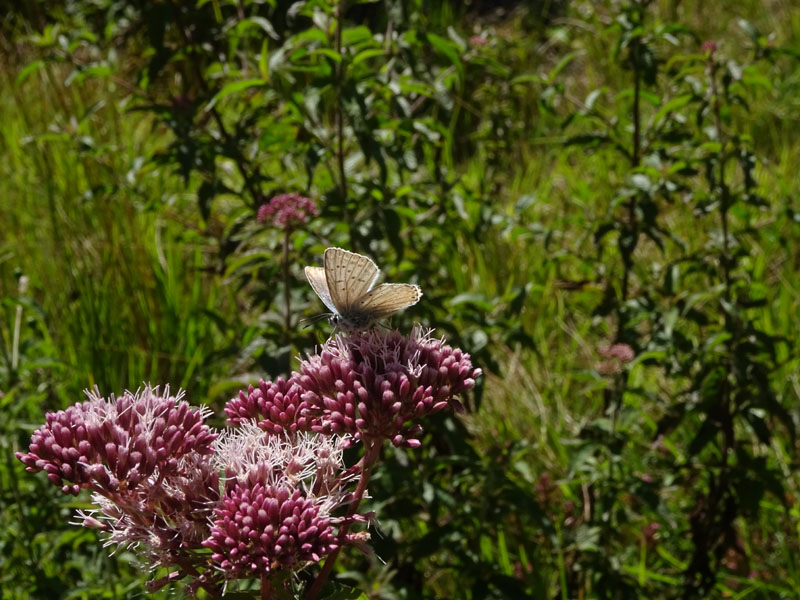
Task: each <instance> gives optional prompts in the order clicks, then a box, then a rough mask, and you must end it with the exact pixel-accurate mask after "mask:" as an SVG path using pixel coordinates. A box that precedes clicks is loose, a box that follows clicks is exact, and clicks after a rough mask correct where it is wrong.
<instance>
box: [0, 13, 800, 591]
mask: <svg viewBox="0 0 800 600" xmlns="http://www.w3.org/2000/svg"><path fill="white" fill-rule="evenodd" d="M0 43H2V53H1V56H2V58H1V59H0V70H1V71H2V73H1V74H0V77H1V78H2V86H3V93H2V94H1V95H0V147H2V159H3V160H2V161H0V350H2V352H1V353H0V407H1V408H2V414H3V418H2V420H1V421H0V422H1V423H2V426H1V427H0V446H2V457H3V459H2V460H1V461H0V589H2V594H3V598H9V599H11V598H127V597H139V596H141V595H143V589H144V585H143V582H144V580H145V578H146V574H143V573H141V572H140V571H139V570H137V566H136V564H135V563H134V562H133V557H132V555H130V554H129V553H127V552H120V553H117V554H116V555H115V556H114V557H111V558H109V557H108V556H107V549H104V548H103V547H102V546H101V545H100V544H99V543H98V541H97V539H96V536H95V534H94V533H93V532H90V531H83V530H80V529H78V528H76V527H72V526H69V525H68V524H67V522H68V520H69V518H70V514H71V513H72V511H73V510H74V509H75V508H76V507H80V506H82V505H83V503H84V502H85V499H80V498H79V499H77V500H76V499H73V498H66V497H62V496H61V495H60V493H59V492H58V490H56V489H55V488H54V487H53V486H51V485H49V483H48V482H47V481H46V479H45V478H44V477H39V476H37V477H33V476H30V475H28V474H26V473H25V472H24V470H23V467H22V465H21V464H20V463H19V462H18V461H16V460H15V459H14V458H13V451H15V450H19V449H23V448H25V447H26V446H27V443H28V440H29V436H30V434H31V432H32V430H33V429H34V428H35V427H37V426H38V424H39V423H41V422H43V415H44V412H46V411H48V410H57V409H60V408H64V407H66V406H68V405H69V404H72V403H74V402H77V401H79V400H81V398H82V390H83V389H85V388H87V387H90V386H94V385H97V386H98V387H99V389H100V390H101V392H102V393H105V394H110V393H112V392H120V391H122V390H123V389H125V388H129V389H135V388H137V387H138V386H139V385H140V384H141V382H143V381H150V382H153V383H154V384H157V383H170V384H172V385H173V386H182V387H183V388H185V389H186V390H187V394H188V397H189V399H190V400H191V401H192V402H193V403H195V404H201V403H204V404H208V405H210V406H211V407H212V408H214V409H215V410H216V411H217V413H218V414H220V415H221V407H222V406H223V404H224V402H225V401H226V400H227V399H228V398H229V397H231V396H232V395H234V394H235V393H236V391H237V390H238V389H239V388H240V387H242V386H244V385H246V384H247V383H250V382H255V381H257V380H258V378H260V377H267V376H270V377H274V376H277V375H280V374H282V373H286V372H287V371H288V370H289V368H290V364H291V361H292V357H293V356H296V355H297V354H298V353H299V352H302V351H304V350H309V349H311V348H312V347H313V345H314V344H315V343H318V342H319V341H321V340H323V339H324V338H325V336H326V335H327V333H328V329H329V328H328V326H327V325H325V324H319V325H315V326H314V327H312V328H309V329H303V328H302V326H301V325H300V324H299V322H298V321H299V319H301V318H304V317H308V316H311V315H314V314H316V313H317V312H319V311H320V309H321V308H320V306H321V305H320V304H319V302H318V301H317V300H316V298H315V297H314V296H313V293H312V291H311V289H310V287H309V286H308V285H307V283H306V282H305V281H304V278H303V275H302V267H303V265H306V264H319V263H320V260H321V254H322V251H323V250H324V248H325V247H327V246H330V245H339V246H343V247H346V248H348V249H351V250H354V251H358V252H363V253H366V254H369V255H370V256H372V257H373V258H375V259H376V261H377V262H378V264H379V265H380V266H382V268H383V269H384V272H385V276H386V278H387V279H388V280H390V281H398V282H400V281H411V282H417V283H419V284H420V285H421V286H422V288H423V290H424V292H425V296H424V298H423V301H422V302H421V303H420V304H419V305H417V306H415V307H414V308H413V309H412V310H409V311H407V313H405V314H403V315H402V316H401V317H399V318H396V319H395V320H394V323H393V324H394V325H395V326H398V327H400V328H408V327H409V326H410V324H411V323H412V322H415V321H419V322H422V323H423V324H425V325H428V326H431V327H436V329H437V331H438V333H439V334H443V335H446V336H447V337H448V340H449V341H450V342H451V343H454V344H458V345H460V346H461V347H463V348H464V349H465V350H466V351H468V352H470V353H472V355H473V358H474V359H475V361H476V362H477V363H478V365H479V366H481V367H482V368H483V369H484V371H485V373H486V375H485V377H484V378H483V379H482V381H481V382H480V386H479V388H480V389H478V390H477V391H476V393H475V394H474V396H473V398H472V402H471V403H470V406H469V410H468V412H467V414H466V415H463V416H457V417H447V418H441V419H439V420H438V421H435V422H432V423H428V424H427V426H426V432H427V433H426V437H425V439H424V440H423V446H422V448H419V449H417V450H414V451H402V450H393V451H391V452H390V454H389V455H388V456H386V460H385V461H384V466H383V468H382V469H381V470H380V471H379V472H378V473H376V475H375V478H374V480H373V481H374V485H372V484H371V490H370V491H371V494H372V496H373V498H374V501H373V508H374V509H375V510H377V511H378V515H379V518H380V522H379V528H378V530H377V531H375V532H373V547H374V550H375V552H374V554H373V555H370V556H357V555H350V556H349V557H347V558H348V560H349V562H348V561H342V562H341V563H340V564H339V567H340V573H339V576H338V581H339V582H340V583H342V584H346V585H348V586H352V587H355V588H357V589H359V590H361V591H363V592H364V593H366V595H367V596H368V597H370V598H385V599H394V598H434V597H442V598H475V599H478V598H561V599H567V598H678V597H680V598H694V597H710V598H744V597H750V598H797V597H800V553H798V546H799V545H800V539H799V538H798V536H799V532H800V505H799V504H798V495H799V494H800V490H799V489H798V484H800V478H799V477H798V475H799V473H800V472H799V471H798V468H797V467H798V465H797V456H796V448H797V442H796V431H795V430H796V427H797V424H798V413H797V408H798V390H800V381H798V337H797V327H796V322H797V320H798V317H800V305H799V302H800V280H799V279H798V277H797V271H798V266H800V265H799V264H798V263H800V243H798V241H797V239H798V233H800V230H799V229H798V228H799V227H800V204H798V200H797V195H798V191H799V189H800V180H799V179H798V174H797V164H798V160H800V142H798V140H797V135H796V128H797V127H798V126H800V69H798V58H800V11H798V10H797V6H796V5H795V4H794V3H793V2H791V1H790V0H762V1H756V0H741V1H738V2H726V1H724V0H714V1H709V0H706V1H700V0H604V1H601V2H594V1H592V2H590V1H581V0H572V1H569V2H568V1H567V0H561V1H558V0H553V1H545V0H528V1H526V2H477V1H476V2H472V3H461V2H452V3H448V2H442V3H431V2H424V3H423V2H422V0H403V1H400V2H394V1H389V0H386V1H385V2H380V1H378V2H356V1H355V0H351V1H348V0H342V1H340V2H334V1H333V0H308V1H303V2H286V1H284V0H264V1H260V2H259V1H250V0H210V1H205V0H200V1H198V2H196V3H182V2H175V1H170V0H168V1H162V2H146V1H138V0H94V1H92V2H78V1H72V0H62V1H59V2H41V1H37V2H29V3H25V4H23V5H21V7H20V8H18V9H16V10H14V11H10V12H9V13H7V14H5V15H4V20H3V22H2V29H1V30H0ZM284 192H300V193H302V194H304V195H306V196H309V197H311V198H313V199H314V200H316V201H317V203H318V205H319V207H320V210H321V215H320V217H318V218H317V219H316V220H314V221H313V222H312V223H310V224H309V225H308V227H306V228H304V229H302V230H298V231H295V232H293V233H292V235H291V236H290V238H288V245H287V246H284V239H283V234H282V232H280V231H278V230H276V229H274V228H271V227H270V226H268V225H265V224H262V223H259V222H257V220H256V213H257V210H258V207H259V206H260V205H261V204H263V203H264V202H266V201H267V200H269V198H271V197H272V196H273V195H275V194H279V193H284ZM284 266H287V267H288V271H284ZM287 300H288V302H287ZM221 422H222V419H221V418H220V423H221ZM169 593H170V592H169V591H165V592H160V593H159V594H155V596H158V597H165V598H166V597H167V596H168V595H169Z"/></svg>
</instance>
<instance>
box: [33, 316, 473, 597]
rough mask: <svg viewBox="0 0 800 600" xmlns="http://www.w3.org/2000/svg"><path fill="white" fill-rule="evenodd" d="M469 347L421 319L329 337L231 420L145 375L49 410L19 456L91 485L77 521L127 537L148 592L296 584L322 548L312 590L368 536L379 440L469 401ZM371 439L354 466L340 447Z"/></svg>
mask: <svg viewBox="0 0 800 600" xmlns="http://www.w3.org/2000/svg"><path fill="white" fill-rule="evenodd" d="M480 374H481V372H480V369H476V368H473V366H472V363H471V361H470V357H469V355H468V354H466V353H464V352H462V351H461V350H460V349H458V348H452V347H450V346H448V345H446V344H445V343H444V341H443V340H439V339H434V338H433V337H432V336H431V332H430V331H426V332H423V331H422V330H421V329H420V328H418V327H415V328H414V329H413V330H412V331H411V333H410V334H409V335H402V334H401V333H400V332H398V331H389V332H385V331H368V332H361V333H356V334H353V335H351V336H350V337H345V336H342V335H339V336H336V337H334V338H332V339H330V340H328V341H327V342H326V343H325V344H323V345H322V347H321V348H319V349H318V350H317V352H315V353H309V354H307V355H306V357H305V358H304V359H303V360H302V361H301V364H300V370H299V371H297V372H293V373H292V374H291V376H290V377H289V378H288V379H283V378H278V379H277V380H275V381H263V380H262V381H261V382H259V384H258V386H257V387H254V386H249V387H248V389H247V391H241V392H240V393H239V395H238V396H237V397H235V398H233V399H231V400H230V401H229V402H228V403H227V405H226V406H225V413H226V415H227V416H228V424H229V425H230V427H229V428H228V429H226V430H224V431H223V432H221V433H217V432H215V431H214V430H213V429H212V428H211V427H209V426H208V425H207V424H206V423H205V421H206V420H207V419H208V418H209V417H210V416H211V412H210V411H209V410H208V409H205V408H195V407H191V406H190V405H189V404H188V403H187V402H186V401H185V400H184V399H183V393H181V392H179V393H178V394H177V395H174V396H173V395H170V390H169V387H165V388H164V390H163V392H161V391H160V389H159V388H158V387H151V386H149V385H148V386H145V388H144V389H143V390H140V391H137V392H136V393H131V392H125V393H124V394H123V395H122V396H120V397H118V398H117V397H115V396H111V397H110V398H108V399H106V398H103V397H101V396H100V393H99V391H97V390H95V391H93V392H87V395H88V400H87V401H86V402H82V403H78V404H75V405H73V406H71V407H69V408H67V409H66V410H62V411H59V412H56V413H49V414H48V415H47V416H46V423H45V425H43V426H42V427H40V428H39V429H37V430H36V431H35V432H34V434H33V436H32V438H31V443H30V447H29V451H28V452H18V453H17V458H18V459H19V460H20V461H22V462H23V463H24V464H25V466H26V468H27V470H28V471H31V472H39V471H45V472H46V473H47V474H48V478H49V479H50V481H51V482H52V483H54V484H56V485H58V486H60V487H61V490H62V492H64V493H66V494H72V495H77V494H78V493H79V492H80V491H81V490H83V489H88V490H90V491H91V492H92V502H93V504H94V508H92V509H91V510H79V511H78V513H77V517H78V518H77V520H76V524H79V525H83V526H85V527H90V528H94V529H97V530H99V531H101V532H102V533H103V534H105V545H107V546H115V547H123V548H129V549H131V550H133V551H135V552H136V553H137V555H138V556H139V558H140V559H141V560H142V562H143V563H145V564H146V565H147V566H148V567H149V568H150V569H151V571H152V572H153V573H156V570H157V569H161V568H164V569H168V570H169V571H170V572H169V573H168V574H167V575H163V576H159V577H154V578H153V579H152V580H151V581H150V582H149V583H148V590H150V591H154V590H157V589H159V588H161V587H163V586H165V585H167V584H170V583H174V582H177V581H179V580H184V579H186V580H187V583H186V591H187V592H189V593H192V594H193V593H195V592H197V591H198V590H199V589H200V588H202V589H204V590H205V592H206V593H208V594H210V595H211V596H212V597H218V596H220V595H221V594H222V593H223V592H224V591H225V590H226V589H227V588H228V586H229V585H230V584H231V582H232V581H235V580H241V579H245V580H247V579H256V580H258V581H259V585H260V589H261V597H262V598H267V597H271V594H272V592H273V591H275V590H278V589H281V590H284V591H283V592H281V593H283V594H285V593H289V592H290V591H293V592H294V593H296V594H299V593H300V592H301V586H299V584H298V581H299V580H298V579H297V578H295V577H292V576H293V575H294V574H295V573H296V572H297V571H299V570H302V569H305V568H306V567H309V566H311V565H313V564H315V563H319V562H320V561H322V560H323V559H325V558H326V557H327V560H326V562H325V566H324V568H323V569H322V570H321V572H320V573H319V575H318V576H317V577H316V579H315V580H314V581H313V583H312V584H311V586H310V588H309V589H308V592H307V594H306V595H305V597H307V598H314V597H316V596H317V595H318V594H319V593H320V591H321V590H322V589H323V586H324V584H325V582H326V580H327V577H328V575H329V574H330V572H331V570H332V568H333V564H334V562H335V560H336V557H337V555H338V552H339V550H340V549H341V548H342V547H343V546H347V545H360V546H363V545H364V544H365V542H366V541H367V540H368V539H369V534H368V532H367V531H358V532H352V533H351V532H350V531H349V527H350V526H351V525H353V524H361V525H365V524H368V523H369V521H370V519H371V515H370V514H367V513H361V512H359V505H360V503H361V501H362V499H363V498H364V497H366V495H367V483H368V480H369V475H370V473H371V470H372V468H373V466H374V465H375V463H376V461H377V459H378V458H379V456H380V449H381V446H382V443H383V441H384V440H388V441H390V442H392V443H393V444H394V445H395V446H400V445H404V446H408V447H416V446H419V445H420V441H419V439H418V438H417V437H415V436H417V435H418V434H419V432H420V431H421V426H420V424H419V423H418V422H417V421H418V420H419V419H421V418H423V417H425V416H427V415H430V414H432V413H435V412H439V411H442V410H444V409H445V408H456V409H458V408H460V406H461V405H460V403H459V402H458V400H457V396H458V395H459V394H461V393H463V392H465V391H466V390H468V389H470V388H471V387H473V386H474V384H475V379H476V378H477V377H478V376H480ZM358 443H363V445H364V447H365V450H364V456H363V457H362V459H361V460H360V461H359V462H358V463H357V464H355V465H352V466H347V465H346V464H345V460H344V450H345V449H346V448H350V447H353V446H355V445H356V444H358Z"/></svg>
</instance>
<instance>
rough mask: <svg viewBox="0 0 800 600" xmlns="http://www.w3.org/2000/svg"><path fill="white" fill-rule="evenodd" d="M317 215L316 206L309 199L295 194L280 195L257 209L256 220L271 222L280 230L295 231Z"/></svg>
mask: <svg viewBox="0 0 800 600" xmlns="http://www.w3.org/2000/svg"><path fill="white" fill-rule="evenodd" d="M318 214H319V210H318V209H317V205H316V204H315V203H314V201H313V200H312V199H311V198H306V197H305V196H301V195H300V194H297V193H292V194H281V195H279V196H275V197H274V198H272V200H270V201H269V202H268V203H267V204H264V205H262V206H261V208H259V209H258V220H259V221H260V222H262V223H266V222H267V221H268V220H271V221H272V223H273V225H275V226H276V227H280V228H281V229H295V228H296V227H299V226H300V225H303V224H305V223H307V222H308V221H309V219H310V218H311V217H316V216H317V215H318Z"/></svg>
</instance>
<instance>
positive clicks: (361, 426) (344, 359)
mask: <svg viewBox="0 0 800 600" xmlns="http://www.w3.org/2000/svg"><path fill="white" fill-rule="evenodd" d="M480 373H481V371H480V369H476V368H474V367H473V366H472V362H471V361H470V357H469V354H466V353H464V352H462V351H461V350H460V349H458V348H452V347H451V346H448V345H446V344H445V343H444V341H443V340H438V339H434V338H432V337H431V335H430V332H426V333H423V332H422V331H421V330H419V329H414V330H413V331H412V333H411V335H409V336H403V335H402V334H400V333H399V332H397V331H392V332H385V331H378V330H372V331H367V332H362V333H356V334H353V335H351V336H349V337H345V336H341V335H340V336H337V337H335V338H332V339H331V340H328V342H326V343H325V344H324V345H323V346H322V348H320V349H319V351H318V352H316V353H314V354H309V355H307V356H306V358H305V359H304V360H302V361H301V363H300V371H299V372H295V373H292V376H291V378H290V379H289V381H283V380H281V379H279V380H277V382H274V383H272V382H264V381H262V382H261V383H259V387H258V388H253V387H252V386H251V387H250V388H249V390H248V393H247V394H244V392H242V393H240V395H239V397H238V398H234V399H232V400H231V401H230V402H228V404H227V406H226V408H225V412H226V414H227V415H228V422H229V423H231V424H235V423H237V422H239V421H240V420H241V419H255V420H256V421H258V423H259V426H260V427H262V428H263V429H264V430H266V431H273V432H280V431H284V430H289V431H308V430H311V431H314V432H317V433H321V434H325V435H332V434H338V435H348V436H351V439H352V440H360V439H362V438H370V439H388V440H391V442H392V443H393V444H394V445H396V446H400V445H405V446H418V445H419V443H420V442H419V439H417V437H416V436H418V435H419V434H420V433H421V431H422V428H421V426H420V425H419V424H418V423H416V421H418V420H419V419H421V418H422V417H425V416H427V415H430V414H433V413H436V412H439V411H441V410H444V409H445V408H448V407H450V408H454V409H456V410H460V409H461V404H460V403H459V401H458V399H457V396H458V395H460V394H462V393H463V392H465V391H466V390H468V389H470V388H471V387H473V386H474V385H475V379H476V378H477V377H478V376H479V375H480Z"/></svg>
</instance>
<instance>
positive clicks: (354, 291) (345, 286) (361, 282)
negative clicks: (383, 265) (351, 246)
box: [306, 248, 422, 333]
mask: <svg viewBox="0 0 800 600" xmlns="http://www.w3.org/2000/svg"><path fill="white" fill-rule="evenodd" d="M323 265H325V266H323V267H306V278H308V283H310V284H311V287H312V288H313V289H314V291H315V292H316V294H317V296H319V299H320V300H322V302H323V304H325V306H327V307H328V309H329V310H330V311H331V315H330V318H329V319H328V321H329V322H330V324H331V325H333V326H334V327H338V328H339V329H341V330H342V331H344V332H345V333H353V332H355V331H363V330H365V329H369V328H370V327H371V326H372V324H373V323H374V322H375V321H377V320H379V319H383V318H384V317H388V316H389V315H392V314H394V313H396V312H397V311H400V310H403V309H404V308H408V307H409V306H413V305H414V304H416V303H417V302H419V299H420V298H421V297H422V290H421V289H420V288H419V286H418V285H414V284H411V283H382V284H381V285H379V286H377V287H373V286H374V285H375V281H376V280H377V279H378V275H379V274H380V272H381V271H380V269H379V268H378V266H377V265H376V264H375V263H374V262H373V261H372V259H371V258H369V257H367V256H363V255H361V254H356V253H355V252H348V251H347V250H342V249H341V248H328V249H327V250H325V254H324V255H323Z"/></svg>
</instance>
